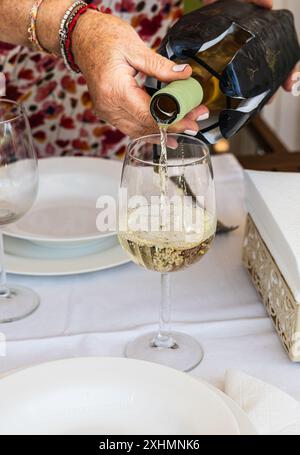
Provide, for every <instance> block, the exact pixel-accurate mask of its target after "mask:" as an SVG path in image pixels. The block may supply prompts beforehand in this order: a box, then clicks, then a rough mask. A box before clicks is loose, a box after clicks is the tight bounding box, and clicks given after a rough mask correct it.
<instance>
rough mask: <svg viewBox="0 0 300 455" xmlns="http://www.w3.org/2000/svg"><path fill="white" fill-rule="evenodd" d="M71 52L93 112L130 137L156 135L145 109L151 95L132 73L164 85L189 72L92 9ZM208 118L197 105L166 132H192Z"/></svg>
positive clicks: (80, 24) (120, 23) (114, 19)
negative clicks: (198, 120) (139, 73)
mask: <svg viewBox="0 0 300 455" xmlns="http://www.w3.org/2000/svg"><path fill="white" fill-rule="evenodd" d="M73 53H74V57H75V60H76V63H77V64H78V66H79V67H80V69H81V71H82V73H83V75H84V77H85V79H86V81H87V84H88V88H89V92H90V94H91V97H92V100H93V104H94V108H95V110H96V112H97V114H99V116H100V118H101V119H103V120H105V121H107V122H109V123H111V124H112V125H114V126H115V127H116V128H118V129H119V130H121V131H122V132H123V133H125V134H127V135H129V136H130V137H138V136H142V135H145V134H150V133H153V132H155V131H157V124H156V123H155V121H154V120H153V118H152V116H151V114H150V111H149V104H150V97H149V95H148V94H147V93H146V92H145V91H144V90H143V89H142V88H140V87H139V85H138V83H137V82H136V79H135V76H136V74H137V73H138V72H139V71H141V72H142V73H144V74H146V75H147V76H153V77H155V78H157V79H158V80H160V81H163V82H171V81H173V80H177V79H187V78H188V77H190V76H191V74H192V69H191V67H190V66H189V65H176V64H175V63H174V62H172V61H170V60H168V59H167V58H164V57H162V56H160V55H158V54H157V53H155V52H154V51H152V50H150V49H149V48H148V47H147V46H146V44H145V43H144V42H143V41H142V40H141V39H140V37H139V36H138V34H137V33H136V32H135V30H134V29H133V28H132V27H131V26H130V25H129V24H128V23H126V22H125V21H123V20H122V19H120V18H118V17H114V16H112V15H109V14H102V13H98V12H95V11H90V12H87V13H86V14H84V15H83V16H82V18H81V19H80V20H79V21H78V24H77V26H76V29H75V32H74V35H73ZM207 114H208V109H207V108H206V107H205V106H199V107H197V108H195V109H194V110H193V111H192V112H190V113H189V114H188V115H187V116H186V117H185V118H184V119H183V120H181V121H180V122H178V123H177V124H176V125H175V126H173V127H172V128H170V130H171V131H173V132H182V131H186V130H190V131H195V134H196V132H197V131H198V130H199V127H198V124H197V122H196V120H197V119H199V117H200V118H201V116H203V115H206V116H207Z"/></svg>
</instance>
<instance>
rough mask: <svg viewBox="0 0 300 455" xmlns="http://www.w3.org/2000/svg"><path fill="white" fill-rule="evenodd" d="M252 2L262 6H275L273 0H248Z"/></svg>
mask: <svg viewBox="0 0 300 455" xmlns="http://www.w3.org/2000/svg"><path fill="white" fill-rule="evenodd" d="M248 2H250V3H255V5H258V6H262V7H263V8H269V9H271V8H273V0H248Z"/></svg>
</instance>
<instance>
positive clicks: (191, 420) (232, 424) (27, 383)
mask: <svg viewBox="0 0 300 455" xmlns="http://www.w3.org/2000/svg"><path fill="white" fill-rule="evenodd" d="M25 390H26V392H25ZM0 403H1V407H0V434H52V435H53V434H98V435H100V434H101V435H113V434H115V435H133V434H141V435H153V434H155V435H229V434H230V435H238V434H239V430H238V424H237V422H236V419H235V417H234V415H233V414H232V412H231V411H230V409H229V408H228V407H227V406H226V405H225V403H224V401H223V400H222V399H221V398H219V397H218V396H217V395H216V394H215V393H214V392H213V391H212V390H211V389H210V388H209V387H207V386H206V385H205V384H203V383H201V382H199V381H197V380H195V379H193V378H192V377H190V376H188V375H186V374H184V373H181V372H178V371H176V370H172V369H170V368H166V367H163V366H161V365H156V364H151V363H147V362H141V361H137V360H129V359H117V358H98V359H97V358H84V359H70V360H60V361H56V362H51V363H46V364H43V365H39V366H36V367H32V368H28V369H26V370H22V371H19V372H17V373H15V374H12V375H10V376H7V377H5V378H4V379H2V380H1V381H0Z"/></svg>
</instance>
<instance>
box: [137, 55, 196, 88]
mask: <svg viewBox="0 0 300 455" xmlns="http://www.w3.org/2000/svg"><path fill="white" fill-rule="evenodd" d="M130 63H131V64H132V66H133V67H134V68H135V69H136V70H138V71H141V72H142V73H144V74H146V75H147V76H152V77H155V78H156V79H158V80H159V81H162V82H171V81H175V80H178V79H187V78H188V77H190V76H191V75H192V68H191V67H190V65H188V64H182V65H178V64H176V63H175V62H172V60H169V59H167V58H165V57H162V56H161V55H159V54H157V53H156V52H154V51H152V50H151V49H149V48H148V47H147V46H145V47H143V49H140V50H139V52H135V53H134V58H133V59H132V61H131V62H130Z"/></svg>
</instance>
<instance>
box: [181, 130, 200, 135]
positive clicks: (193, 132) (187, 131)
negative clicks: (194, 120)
mask: <svg viewBox="0 0 300 455" xmlns="http://www.w3.org/2000/svg"><path fill="white" fill-rule="evenodd" d="M184 134H188V135H189V136H197V134H198V131H193V130H185V131H184Z"/></svg>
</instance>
